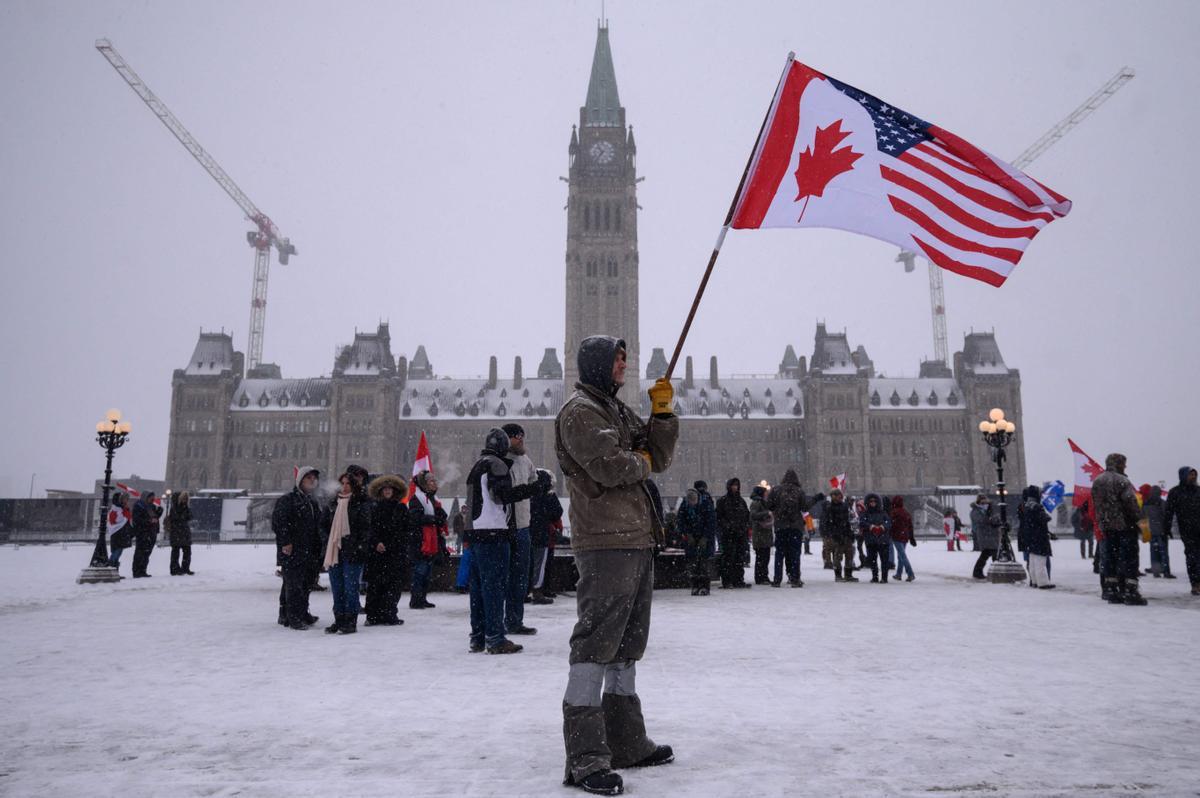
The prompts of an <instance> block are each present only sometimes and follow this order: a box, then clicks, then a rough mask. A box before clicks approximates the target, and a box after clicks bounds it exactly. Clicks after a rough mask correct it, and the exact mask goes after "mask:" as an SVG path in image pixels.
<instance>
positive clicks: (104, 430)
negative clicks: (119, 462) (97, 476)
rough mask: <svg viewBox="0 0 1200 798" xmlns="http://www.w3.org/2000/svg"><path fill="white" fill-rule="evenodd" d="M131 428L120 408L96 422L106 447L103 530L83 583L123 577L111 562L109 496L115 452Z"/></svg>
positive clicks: (81, 576) (98, 439)
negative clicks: (122, 418)
mask: <svg viewBox="0 0 1200 798" xmlns="http://www.w3.org/2000/svg"><path fill="white" fill-rule="evenodd" d="M131 429H132V427H131V426H130V424H129V422H128V421H122V420H121V411H120V410H116V409H114V410H109V411H108V413H107V414H105V419H104V421H101V422H100V423H98V424H97V425H96V443H98V444H100V448H101V449H103V450H104V454H105V462H104V487H103V488H102V490H101V499H100V530H99V532H98V533H97V535H96V548H95V549H94V550H93V551H92V561H91V563H90V564H89V565H88V567H86V568H84V569H83V571H82V572H81V573H80V574H79V579H78V580H76V581H78V582H79V583H81V584H84V583H87V584H92V583H96V582H117V581H119V580H120V579H121V577H120V576H119V575H118V574H117V569H116V568H113V567H111V566H110V565H109V564H108V498H109V494H110V493H111V492H112V461H113V454H114V453H115V452H116V451H117V449H120V448H121V447H122V446H124V445H125V441H127V440H128V439H129V432H130V430H131Z"/></svg>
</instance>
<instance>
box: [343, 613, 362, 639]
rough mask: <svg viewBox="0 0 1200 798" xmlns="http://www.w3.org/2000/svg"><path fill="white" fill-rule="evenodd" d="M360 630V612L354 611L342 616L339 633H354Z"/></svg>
mask: <svg viewBox="0 0 1200 798" xmlns="http://www.w3.org/2000/svg"><path fill="white" fill-rule="evenodd" d="M357 631H358V613H357V612H353V613H350V614H348V615H343V616H342V628H340V629H338V634H341V635H352V634H354V633H356V632H357Z"/></svg>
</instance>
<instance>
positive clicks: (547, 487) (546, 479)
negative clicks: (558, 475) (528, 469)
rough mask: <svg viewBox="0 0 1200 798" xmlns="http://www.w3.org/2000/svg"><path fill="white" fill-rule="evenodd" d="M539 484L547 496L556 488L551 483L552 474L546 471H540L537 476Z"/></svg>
mask: <svg viewBox="0 0 1200 798" xmlns="http://www.w3.org/2000/svg"><path fill="white" fill-rule="evenodd" d="M537 484H538V487H539V488H541V490H542V493H543V494H546V493H549V492H550V491H551V489H552V488H553V487H554V483H553V482H551V481H550V474H548V473H547V472H545V471H539V472H538V475H537Z"/></svg>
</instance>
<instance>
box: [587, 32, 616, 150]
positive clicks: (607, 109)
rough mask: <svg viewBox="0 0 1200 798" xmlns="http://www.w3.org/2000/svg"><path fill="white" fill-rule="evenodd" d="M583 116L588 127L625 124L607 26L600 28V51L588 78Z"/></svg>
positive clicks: (598, 49)
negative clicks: (622, 119)
mask: <svg viewBox="0 0 1200 798" xmlns="http://www.w3.org/2000/svg"><path fill="white" fill-rule="evenodd" d="M583 119H584V125H585V126H587V127H617V126H620V125H621V124H622V121H621V98H620V97H618V96H617V73H616V71H615V70H614V69H613V60H612V49H611V48H610V47H609V46H608V28H607V27H602V28H598V29H597V30H596V52H595V54H594V55H593V56H592V76H591V78H590V79H589V80H588V91H587V105H586V106H584V113H583Z"/></svg>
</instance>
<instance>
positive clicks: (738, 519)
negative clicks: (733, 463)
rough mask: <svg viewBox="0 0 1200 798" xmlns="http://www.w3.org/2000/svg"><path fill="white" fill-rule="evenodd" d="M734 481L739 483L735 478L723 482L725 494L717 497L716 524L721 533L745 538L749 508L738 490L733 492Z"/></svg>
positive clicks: (748, 522) (747, 530)
mask: <svg viewBox="0 0 1200 798" xmlns="http://www.w3.org/2000/svg"><path fill="white" fill-rule="evenodd" d="M735 482H737V483H738V485H739V486H740V485H741V483H740V482H738V480H736V479H731V480H729V481H728V482H726V483H725V495H724V496H722V497H721V498H719V499H717V526H718V527H720V529H721V534H722V535H738V536H740V537H739V539H740V540H745V537H746V533H747V532H749V531H750V508H749V507H747V506H746V500H745V499H743V498H742V494H741V493H740V492H739V493H734V492H733V484H734V483H735Z"/></svg>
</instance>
